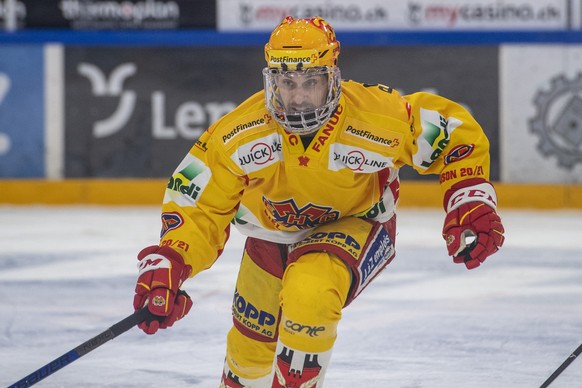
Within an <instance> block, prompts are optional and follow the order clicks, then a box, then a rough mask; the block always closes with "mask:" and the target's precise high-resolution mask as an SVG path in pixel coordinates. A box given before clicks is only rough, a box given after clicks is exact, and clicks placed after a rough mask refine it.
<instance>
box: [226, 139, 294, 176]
mask: <svg viewBox="0 0 582 388" xmlns="http://www.w3.org/2000/svg"><path fill="white" fill-rule="evenodd" d="M282 147H283V146H282V139H281V136H280V135H279V134H276V133H273V134H271V135H269V136H265V137H262V138H260V139H256V140H253V141H250V142H248V143H246V144H243V145H242V146H240V147H238V148H237V150H236V151H235V152H234V153H233V154H232V155H231V159H232V161H233V162H235V163H236V164H237V165H238V166H239V167H240V168H241V169H242V170H243V171H245V172H246V173H250V172H254V171H258V170H260V169H262V168H265V167H267V166H270V165H271V164H273V163H276V162H279V161H280V160H282V159H283V154H282Z"/></svg>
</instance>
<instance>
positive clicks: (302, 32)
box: [263, 16, 341, 135]
mask: <svg viewBox="0 0 582 388" xmlns="http://www.w3.org/2000/svg"><path fill="white" fill-rule="evenodd" d="M339 52H340V44H339V42H338V40H337V39H336V37H335V32H334V31H333V28H332V27H331V26H330V25H329V24H328V23H327V22H326V21H325V20H323V19H322V18H320V17H319V16H318V17H314V18H311V19H293V18H292V17H291V16H288V17H286V18H285V19H284V20H283V21H282V22H281V24H279V25H278V26H277V27H276V28H275V30H274V31H273V33H272V34H271V38H270V39H269V42H268V43H267V44H266V45H265V59H266V60H267V67H265V68H264V69H263V80H264V84H265V105H266V107H267V109H268V110H269V112H271V114H272V115H273V118H274V119H275V121H277V122H278V123H279V124H280V125H281V126H282V127H283V128H285V130H287V131H288V132H291V133H296V134H299V135H308V134H311V133H313V132H315V131H317V130H318V129H319V128H320V127H321V126H323V125H324V124H325V122H326V121H327V120H329V118H330V117H331V116H332V115H333V114H334V113H335V110H336V108H337V106H338V104H339V99H340V94H341V74H340V70H339V67H338V66H337V61H338V56H339Z"/></svg>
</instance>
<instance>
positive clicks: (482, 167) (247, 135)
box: [161, 81, 489, 275]
mask: <svg viewBox="0 0 582 388" xmlns="http://www.w3.org/2000/svg"><path fill="white" fill-rule="evenodd" d="M403 165H410V166H412V167H413V168H414V169H415V170H416V171H418V172H419V173H421V174H440V177H441V180H440V181H441V186H442V188H443V192H444V191H445V190H446V189H448V188H450V187H451V186H452V185H453V184H454V183H456V182H458V181H460V180H463V179H466V178H474V177H482V178H485V179H488V175H489V142H488V140H487V138H486V136H485V134H484V133H483V131H482V129H481V127H480V126H479V124H478V123H477V122H476V121H475V119H474V118H473V117H472V116H471V115H470V114H469V113H468V112H467V110H466V109H464V108H463V107H462V106H460V105H459V104H456V103H454V102H452V101H450V100H447V99H445V98H443V97H440V96H437V95H432V94H428V93H415V94H412V95H408V96H401V95H400V94H399V93H398V92H397V91H395V90H393V89H391V88H389V87H387V86H384V85H366V84H361V83H357V82H354V81H342V96H341V99H340V102H339V106H338V108H337V110H336V112H335V114H334V115H333V116H332V117H331V119H330V120H329V121H328V122H327V123H326V124H325V125H323V126H322V127H321V128H320V129H319V130H318V131H317V132H316V133H315V135H314V136H313V139H312V140H311V143H310V144H309V145H308V146H307V148H305V147H304V145H303V142H302V141H301V139H300V137H299V136H298V135H294V134H290V133H287V132H286V131H285V130H284V129H283V128H282V127H280V126H279V125H278V124H277V123H276V121H275V120H274V119H273V118H272V117H271V115H270V113H269V111H268V110H267V109H266V108H265V101H264V93H263V92H262V91H261V92H258V93H256V94H254V95H253V96H251V97H250V98H249V99H248V100H246V101H245V102H243V103H242V104H241V105H239V106H238V107H237V108H235V109H234V110H233V111H231V112H230V113H228V114H227V115H225V116H223V117H222V118H221V119H220V120H218V121H217V122H216V123H214V124H213V125H212V126H211V127H210V128H209V129H208V130H207V131H206V132H205V133H204V134H203V135H202V136H201V137H200V138H199V140H198V141H197V142H196V144H195V145H194V146H193V147H192V149H191V150H190V152H189V153H188V154H187V155H186V157H185V158H184V160H183V161H182V162H181V163H180V165H179V166H178V168H177V169H176V171H175V172H174V174H173V175H172V177H171V178H170V181H169V183H168V187H167V189H166V194H165V197H164V203H163V208H162V212H163V214H162V221H163V227H162V236H161V244H163V245H168V246H170V247H172V248H174V249H176V250H177V251H179V252H180V253H181V254H182V256H183V257H184V259H185V261H186V262H187V263H188V264H190V265H191V266H192V267H193V275H194V274H196V273H198V272H200V271H201V270H203V269H206V268H208V267H210V266H211V265H212V263H213V262H214V261H215V260H216V259H217V257H218V256H219V255H220V252H221V251H222V249H223V247H224V245H225V243H226V240H227V239H228V231H229V224H230V222H233V223H234V224H235V225H236V227H237V228H238V229H239V230H240V231H241V232H242V233H243V234H246V235H248V236H253V237H257V238H261V239H264V240H268V241H273V242H279V243H295V242H298V241H300V240H301V239H303V238H304V237H305V236H306V235H307V234H308V233H309V232H310V231H311V230H312V229H313V228H314V227H316V226H317V225H320V224H324V223H328V222H333V221H335V220H338V219H340V218H342V217H348V216H363V215H366V214H367V216H368V217H370V218H374V219H377V220H379V221H386V220H388V219H389V218H390V217H391V216H392V214H393V213H394V210H395V209H394V207H395V202H396V201H395V198H394V197H395V196H394V193H393V192H392V191H390V190H386V188H387V186H388V183H390V182H393V181H394V180H396V179H398V169H399V168H400V167H402V166H403Z"/></svg>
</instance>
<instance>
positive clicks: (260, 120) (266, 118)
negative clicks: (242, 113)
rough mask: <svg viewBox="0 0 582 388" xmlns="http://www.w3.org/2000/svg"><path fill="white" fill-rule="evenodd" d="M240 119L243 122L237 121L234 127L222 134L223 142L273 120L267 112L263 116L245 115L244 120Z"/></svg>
mask: <svg viewBox="0 0 582 388" xmlns="http://www.w3.org/2000/svg"><path fill="white" fill-rule="evenodd" d="M240 121H241V122H239V123H237V124H236V125H235V126H234V127H232V128H231V129H230V131H228V132H227V133H225V134H223V135H222V142H223V143H224V144H226V143H228V142H229V141H231V140H232V139H234V138H235V137H236V136H237V135H238V134H239V133H241V132H243V131H244V130H246V129H250V128H255V127H258V126H261V125H265V124H269V122H270V121H271V116H270V115H268V114H265V115H263V117H252V118H246V117H245V118H243V120H240Z"/></svg>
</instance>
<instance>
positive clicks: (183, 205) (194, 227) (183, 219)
mask: <svg viewBox="0 0 582 388" xmlns="http://www.w3.org/2000/svg"><path fill="white" fill-rule="evenodd" d="M245 184H246V178H245V175H244V173H243V172H242V171H240V170H239V171H237V170H236V166H234V165H233V163H232V161H231V160H230V159H229V158H228V157H226V156H225V154H224V152H223V150H222V149H221V148H220V144H219V142H216V141H215V139H214V138H213V136H212V134H211V132H210V131H207V132H205V133H204V134H203V135H202V136H201V137H200V139H199V140H198V141H197V142H196V144H195V145H194V146H193V147H192V149H191V150H190V151H189V153H188V154H187V155H186V157H185V158H184V160H183V161H182V162H181V163H180V164H179V166H178V167H177V169H176V170H175V171H174V173H173V175H172V177H171V178H170V181H169V182H168V186H167V188H166V191H165V195H164V202H163V205H162V231H161V236H160V245H166V246H169V247H171V248H173V249H175V250H176V251H178V252H179V253H180V254H181V255H182V257H183V258H184V261H185V262H186V263H187V264H190V265H191V266H192V275H191V276H194V275H195V274H197V273H199V272H201V271H203V270H205V269H207V268H209V267H210V266H211V265H212V264H213V263H214V262H215V261H216V259H217V258H218V257H219V256H220V254H221V252H222V250H223V248H224V245H225V244H226V241H227V240H228V236H229V231H230V221H231V220H232V219H233V218H234V216H235V213H236V210H237V207H238V205H239V202H240V199H241V196H242V192H243V190H244V188H245Z"/></svg>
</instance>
